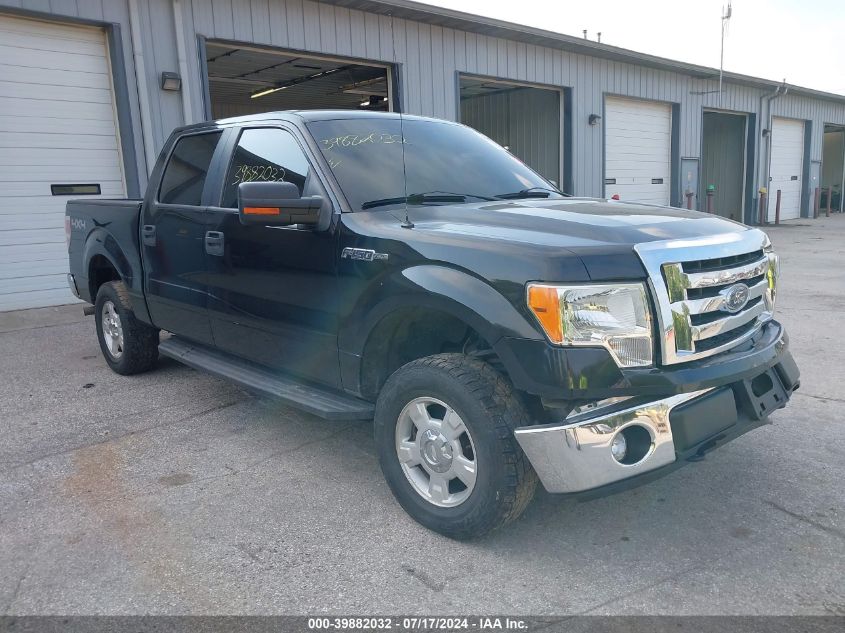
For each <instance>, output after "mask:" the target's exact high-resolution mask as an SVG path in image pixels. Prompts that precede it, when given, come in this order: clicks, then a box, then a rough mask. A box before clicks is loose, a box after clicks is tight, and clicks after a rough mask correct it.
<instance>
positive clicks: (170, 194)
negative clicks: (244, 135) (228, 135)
mask: <svg viewBox="0 0 845 633" xmlns="http://www.w3.org/2000/svg"><path fill="white" fill-rule="evenodd" d="M221 136H222V132H214V133H211V134H196V135H194V136H183V137H182V138H181V139H179V140H178V141H177V142H176V148H175V149H174V150H173V153H172V154H171V155H170V160H169V161H168V163H167V167H166V168H165V170H164V176H163V177H162V179H161V188H160V189H159V196H158V200H159V202H161V203H163V204H192V205H197V206H199V205H200V203H201V200H202V188H203V187H204V186H205V177H206V176H207V175H208V167H209V165H211V157H212V156H213V155H214V150H215V148H216V147H217V143H218V142H219V141H220V137H221Z"/></svg>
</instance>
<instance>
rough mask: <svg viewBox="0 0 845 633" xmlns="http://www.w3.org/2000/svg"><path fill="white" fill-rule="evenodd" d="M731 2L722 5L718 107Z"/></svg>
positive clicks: (720, 97)
mask: <svg viewBox="0 0 845 633" xmlns="http://www.w3.org/2000/svg"><path fill="white" fill-rule="evenodd" d="M731 11H732V9H731V3H730V2H728V8H727V9H725V7H722V50H721V52H720V53H719V107H720V108H721V107H722V69H723V67H724V65H725V31H726V30H727V28H728V20H730V19H731Z"/></svg>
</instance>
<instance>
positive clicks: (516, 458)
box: [374, 354, 537, 539]
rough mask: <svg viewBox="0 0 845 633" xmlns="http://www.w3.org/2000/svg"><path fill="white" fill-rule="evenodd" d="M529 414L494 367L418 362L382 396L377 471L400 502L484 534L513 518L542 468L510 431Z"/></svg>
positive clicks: (439, 527) (463, 531)
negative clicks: (537, 467) (536, 468)
mask: <svg viewBox="0 0 845 633" xmlns="http://www.w3.org/2000/svg"><path fill="white" fill-rule="evenodd" d="M525 424H528V415H527V413H526V411H525V408H524V406H523V405H522V403H521V402H520V400H519V398H518V397H517V396H516V394H515V393H514V391H513V388H512V387H511V385H510V383H508V382H507V380H505V378H503V377H502V376H501V375H500V374H499V373H498V372H497V371H496V370H495V369H493V367H491V366H490V365H488V364H486V363H483V362H481V361H478V360H475V359H472V358H469V357H467V356H464V355H462V354H438V355H436V356H429V357H427V358H423V359H420V360H416V361H413V362H411V363H409V364H407V365H405V366H404V367H402V368H400V369H399V370H397V371H396V372H395V373H394V374H393V375H392V376H391V377H390V378H389V379H388V380H387V382H386V383H385V385H384V388H383V389H382V391H381V393H380V394H379V398H378V401H377V403H376V413H375V425H374V428H375V439H376V447H377V450H378V455H379V462H380V464H381V469H382V471H383V472H384V475H385V478H386V479H387V483H388V485H389V486H390V488H391V490H392V491H393V494H394V496H395V497H396V499H397V501H399V504H400V505H401V506H402V507H403V508H404V509H405V511H406V512H407V513H408V514H410V515H411V516H412V517H413V518H414V519H415V520H416V521H418V522H419V523H421V524H422V525H424V526H426V527H427V528H429V529H432V530H434V531H436V532H440V533H441V534H444V535H445V536H448V537H451V538H456V539H466V538H472V537H477V536H481V535H483V534H486V533H487V532H489V531H491V530H493V529H495V528H497V527H499V526H501V525H504V524H505V523H508V522H510V521H512V520H514V519H516V518H517V517H518V516H519V515H520V514H521V513H522V511H523V510H524V509H525V507H526V506H527V505H528V503H529V502H530V501H531V499H532V497H533V496H534V490H535V489H536V487H537V475H536V474H535V473H534V470H533V469H532V468H531V465H530V464H529V463H528V460H527V458H526V457H525V455H524V454H523V452H522V450H521V449H520V448H519V445H518V444H517V442H516V440H515V439H514V436H513V429H514V428H515V427H517V426H522V425H525Z"/></svg>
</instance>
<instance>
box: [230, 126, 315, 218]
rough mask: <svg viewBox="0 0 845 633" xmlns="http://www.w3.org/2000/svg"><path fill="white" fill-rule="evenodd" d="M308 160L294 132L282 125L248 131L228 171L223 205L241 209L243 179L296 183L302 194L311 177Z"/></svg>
mask: <svg viewBox="0 0 845 633" xmlns="http://www.w3.org/2000/svg"><path fill="white" fill-rule="evenodd" d="M308 170H309V166H308V159H307V158H306V157H305V154H304V152H303V151H302V148H301V147H300V146H299V143H297V142H296V139H295V138H294V137H293V135H292V134H291V133H290V132H286V131H285V130H280V129H278V128H256V129H252V130H244V131H243V133H242V134H241V138H240V140H239V141H238V147H237V148H236V149H235V154H234V156H232V164H231V165H229V172H228V173H227V174H226V188H225V189H224V190H223V203H222V205H221V206H223V207H228V208H232V209H234V208H237V206H238V185H239V184H241V183H242V182H292V183H293V184H295V185H296V186H297V187H299V195H302V191H303V189H304V188H305V180H306V179H307V178H308Z"/></svg>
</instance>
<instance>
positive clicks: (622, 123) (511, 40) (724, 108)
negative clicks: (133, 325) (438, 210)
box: [0, 0, 845, 310]
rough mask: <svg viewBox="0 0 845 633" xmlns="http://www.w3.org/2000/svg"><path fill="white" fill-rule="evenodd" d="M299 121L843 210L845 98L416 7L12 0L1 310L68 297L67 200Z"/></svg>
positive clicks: (702, 201) (2, 171) (579, 178)
mask: <svg viewBox="0 0 845 633" xmlns="http://www.w3.org/2000/svg"><path fill="white" fill-rule="evenodd" d="M720 104H721V105H720ZM308 108H349V109H364V110H367V109H369V110H378V111H394V112H407V113H412V114H421V115H426V116H434V117H440V118H444V119H450V120H456V121H461V122H463V123H465V124H467V125H470V126H472V127H475V128H476V129H478V130H480V131H481V132H483V133H484V134H486V135H488V136H489V137H490V138H492V139H493V140H495V141H496V142H498V143H500V144H501V145H503V146H505V147H507V148H508V149H509V150H510V151H511V152H513V153H514V154H516V155H517V156H519V157H520V158H522V159H523V160H524V161H525V162H526V163H527V164H528V165H530V166H531V167H532V168H534V169H535V170H536V171H537V172H539V173H540V174H542V175H543V176H544V177H546V178H547V179H548V180H550V181H552V182H554V183H555V184H557V185H559V186H560V187H562V188H563V189H564V190H566V191H568V192H570V193H573V194H575V195H586V196H607V197H610V196H612V195H618V196H619V197H620V198H622V199H623V200H630V201H637V202H642V203H647V204H660V205H665V204H672V205H677V206H686V205H687V204H689V205H690V206H692V207H693V208H698V209H701V210H710V211H711V212H713V213H716V214H719V215H722V216H725V217H730V218H733V219H735V220H737V221H743V222H746V223H755V222H757V221H758V220H759V215H758V208H759V199H758V196H759V194H758V191H759V190H760V188H766V189H768V190H769V192H770V194H771V195H770V196H769V200H770V202H769V204H768V208H767V213H766V214H764V215H765V216H766V218H764V219H767V220H768V221H772V220H773V219H774V216H775V209H774V200H775V192H776V191H777V190H780V191H781V210H780V217H781V219H789V218H800V217H809V216H811V215H812V213H813V207H814V202H815V200H816V199H817V189H819V193H818V198H819V199H820V200H821V202H822V205H823V206H824V204H826V200H827V197H828V193H827V192H828V191H830V194H829V197H830V200H831V206H832V207H833V208H834V209H836V208H839V209H841V207H842V187H843V185H845V142H843V141H842V138H843V135H845V131H844V130H845V97H843V96H840V95H833V94H828V93H824V92H820V91H816V90H812V89H809V88H803V87H798V86H792V85H787V84H783V85H781V84H780V83H778V82H772V81H768V80H764V79H758V78H754V77H747V76H741V75H736V74H732V73H726V74H725V83H724V90H723V94H722V95H721V99H720V98H719V94H718V71H717V70H715V69H712V68H706V67H701V66H695V65H691V64H686V63H683V62H678V61H673V60H668V59H663V58H658V57H654V56H649V55H644V54H640V53H637V52H634V51H629V50H624V49H620V48H616V47H613V46H609V45H606V44H600V43H597V42H593V41H590V40H587V39H583V38H577V37H571V36H567V35H562V34H558V33H553V32H550V31H544V30H540V29H535V28H530V27H525V26H521V25H515V24H510V23H506V22H502V21H498V20H493V19H489V18H483V17H479V16H474V15H470V14H466V13H461V12H457V11H452V10H448V9H441V8H438V7H432V6H428V5H424V4H419V3H415V2H410V1H407V0H389V1H381V0H322V1H319V2H317V1H311V0H51V2H49V3H47V2H42V1H40V0H0V181H2V183H3V186H2V188H0V310H12V309H19V308H30V307H38V306H45V305H56V304H61V303H67V302H69V301H71V300H72V296H71V295H70V292H69V291H68V290H67V287H66V284H65V279H64V276H65V257H66V251H65V242H64V239H65V238H64V231H65V229H64V215H63V208H64V203H65V201H66V200H67V199H68V198H69V197H81V196H94V197H96V196H101V197H115V196H124V195H128V196H131V197H137V196H139V195H140V192H141V191H142V190H143V188H144V186H145V184H146V179H147V174H148V173H149V172H150V170H151V169H152V166H153V164H154V162H155V159H156V156H157V154H158V150H159V148H160V147H161V146H162V145H163V143H164V141H165V139H166V138H167V136H168V134H169V133H170V131H171V130H172V129H173V128H174V127H177V126H180V125H183V124H185V123H191V122H196V121H200V120H204V119H208V118H220V117H228V116H237V115H242V114H249V113H254V112H263V111H268V110H279V109H308Z"/></svg>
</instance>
